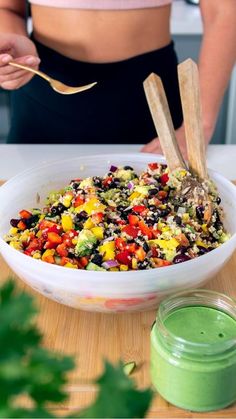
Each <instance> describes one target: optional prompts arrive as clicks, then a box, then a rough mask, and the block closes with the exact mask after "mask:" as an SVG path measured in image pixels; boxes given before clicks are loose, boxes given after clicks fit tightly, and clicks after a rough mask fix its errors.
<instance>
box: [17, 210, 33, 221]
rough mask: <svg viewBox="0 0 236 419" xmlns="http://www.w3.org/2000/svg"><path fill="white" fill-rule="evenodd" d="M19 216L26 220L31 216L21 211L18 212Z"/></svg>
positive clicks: (27, 212) (29, 213)
mask: <svg viewBox="0 0 236 419" xmlns="http://www.w3.org/2000/svg"><path fill="white" fill-rule="evenodd" d="M19 215H20V217H21V218H25V219H26V220H27V218H30V217H31V216H32V213H31V212H29V211H26V210H22V211H20V212H19Z"/></svg>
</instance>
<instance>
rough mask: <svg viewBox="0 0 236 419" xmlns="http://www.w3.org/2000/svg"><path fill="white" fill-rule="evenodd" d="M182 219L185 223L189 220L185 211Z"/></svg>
mask: <svg viewBox="0 0 236 419" xmlns="http://www.w3.org/2000/svg"><path fill="white" fill-rule="evenodd" d="M182 220H183V221H184V223H187V222H188V221H189V214H188V213H187V212H185V213H184V214H183V216H182Z"/></svg>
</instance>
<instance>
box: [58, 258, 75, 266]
mask: <svg viewBox="0 0 236 419" xmlns="http://www.w3.org/2000/svg"><path fill="white" fill-rule="evenodd" d="M67 263H72V264H73V265H74V261H73V259H71V258H67V257H62V258H61V266H64V265H66V264H67Z"/></svg>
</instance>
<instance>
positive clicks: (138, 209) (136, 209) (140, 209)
mask: <svg viewBox="0 0 236 419" xmlns="http://www.w3.org/2000/svg"><path fill="white" fill-rule="evenodd" d="M132 210H133V211H134V212H137V213H138V214H142V213H144V212H147V211H148V209H147V207H145V206H144V205H135V206H134V207H133V208H132Z"/></svg>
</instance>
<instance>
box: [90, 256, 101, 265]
mask: <svg viewBox="0 0 236 419" xmlns="http://www.w3.org/2000/svg"><path fill="white" fill-rule="evenodd" d="M91 262H93V263H95V264H96V265H98V266H101V264H102V256H101V255H99V254H96V255H94V256H93V257H92V259H91Z"/></svg>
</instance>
